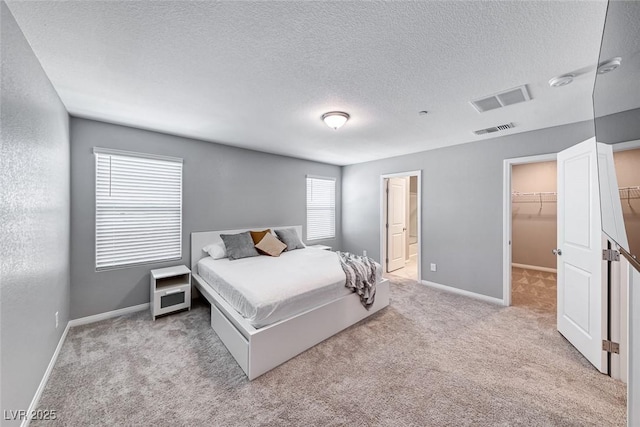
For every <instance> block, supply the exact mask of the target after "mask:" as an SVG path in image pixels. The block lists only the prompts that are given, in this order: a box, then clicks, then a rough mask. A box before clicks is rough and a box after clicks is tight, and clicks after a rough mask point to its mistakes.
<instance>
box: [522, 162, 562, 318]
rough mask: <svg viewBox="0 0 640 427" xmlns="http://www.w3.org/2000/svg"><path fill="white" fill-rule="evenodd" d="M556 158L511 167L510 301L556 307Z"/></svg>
mask: <svg viewBox="0 0 640 427" xmlns="http://www.w3.org/2000/svg"><path fill="white" fill-rule="evenodd" d="M557 203H558V198H557V164H556V161H555V160H550V161H544V162H534V163H522V164H514V165H513V166H512V168H511V304H512V305H514V306H519V307H522V308H526V309H528V310H533V311H544V312H548V313H550V314H555V313H556V311H557V308H556V307H557V304H556V299H557V298H556V297H557V269H556V266H557V259H556V255H555V253H554V252H553V251H554V250H555V248H556V246H557V235H558V216H557V213H558V210H557V207H558V204H557Z"/></svg>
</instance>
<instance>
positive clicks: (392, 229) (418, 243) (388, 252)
mask: <svg viewBox="0 0 640 427" xmlns="http://www.w3.org/2000/svg"><path fill="white" fill-rule="evenodd" d="M421 172H422V171H410V172H401V173H395V174H386V175H381V176H380V199H381V203H380V207H381V212H380V218H381V224H380V242H381V247H380V254H381V257H380V259H381V264H382V266H383V272H384V274H385V275H393V276H396V277H401V278H404V279H408V280H418V281H419V280H420V279H421V277H422V273H421V262H420V259H421V258H420V253H421V248H422V239H421V209H422V202H421V199H422V197H421V192H422V190H421V188H422V183H421V181H422V179H421V176H422V174H421Z"/></svg>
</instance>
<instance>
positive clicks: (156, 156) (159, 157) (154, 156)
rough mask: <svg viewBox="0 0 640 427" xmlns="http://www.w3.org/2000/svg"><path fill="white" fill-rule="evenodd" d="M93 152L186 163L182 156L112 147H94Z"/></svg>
mask: <svg viewBox="0 0 640 427" xmlns="http://www.w3.org/2000/svg"><path fill="white" fill-rule="evenodd" d="M93 154H112V155H114V156H127V157H140V158H142V159H153V160H165V161H167V162H176V163H184V160H183V159H181V158H180V157H171V156H162V155H160V154H147V153H138V152H135V151H124V150H114V149H112V148H102V147H93Z"/></svg>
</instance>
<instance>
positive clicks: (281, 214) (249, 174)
mask: <svg viewBox="0 0 640 427" xmlns="http://www.w3.org/2000/svg"><path fill="white" fill-rule="evenodd" d="M93 147H106V148H115V149H120V150H129V151H137V152H142V153H152V154H161V155H168V156H175V157H182V158H183V159H184V169H183V201H182V204H183V238H182V242H183V243H182V244H183V250H182V261H181V263H183V264H185V265H189V262H190V251H189V250H190V233H191V232H193V231H205V230H224V229H234V228H243V227H252V226H257V225H275V226H277V225H298V224H302V225H303V226H304V227H305V229H304V230H303V234H304V235H305V236H306V181H305V176H306V175H307V174H313V175H321V176H331V177H335V178H337V182H336V193H337V194H336V197H337V215H336V216H337V218H336V222H337V223H336V235H337V236H338V237H337V238H336V239H334V240H329V241H326V240H325V241H314V242H312V243H313V244H315V243H323V244H328V245H331V246H333V247H334V248H335V249H339V248H340V246H341V242H340V239H339V236H340V233H341V224H340V211H341V207H340V200H341V194H340V188H341V169H340V167H338V166H332V165H326V164H322V163H315V162H310V161H305V160H298V159H293V158H289V157H283V156H276V155H272V154H266V153H260V152H256V151H250V150H244V149H239V148H232V147H228V146H224V145H218V144H212V143H209V142H204V141H198V140H193V139H187V138H181V137H177V136H172V135H166V134H161V133H156V132H150V131H146V130H141V129H135V128H130V127H124V126H118V125H114V124H108V123H102V122H97V121H92V120H85V119H79V118H72V119H71V195H72V196H71V224H72V225H71V308H72V309H71V318H72V319H76V318H80V317H84V316H89V315H93V314H97V313H103V312H106V311H111V310H116V309H119V308H124V307H129V306H132V305H137V304H142V303H145V302H149V270H150V269H153V268H160V267H164V266H168V265H175V264H178V262H176V261H173V262H169V263H158V264H148V265H144V266H139V267H129V268H123V269H118V270H109V271H100V272H96V271H95V230H94V228H95V167H94V156H93V153H92V149H93Z"/></svg>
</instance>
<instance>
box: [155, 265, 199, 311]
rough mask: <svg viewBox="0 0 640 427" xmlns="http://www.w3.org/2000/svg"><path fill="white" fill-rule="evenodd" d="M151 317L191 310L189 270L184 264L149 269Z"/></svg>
mask: <svg viewBox="0 0 640 427" xmlns="http://www.w3.org/2000/svg"><path fill="white" fill-rule="evenodd" d="M150 276H151V279H150V282H151V289H150V295H151V301H150V303H149V306H150V307H151V318H152V319H153V320H156V317H158V316H160V315H162V314H167V313H172V312H174V311H178V310H182V309H185V308H186V309H189V310H191V270H189V269H188V268H187V267H185V266H184V265H178V266H175V267H167V268H158V269H156V270H151V273H150Z"/></svg>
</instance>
